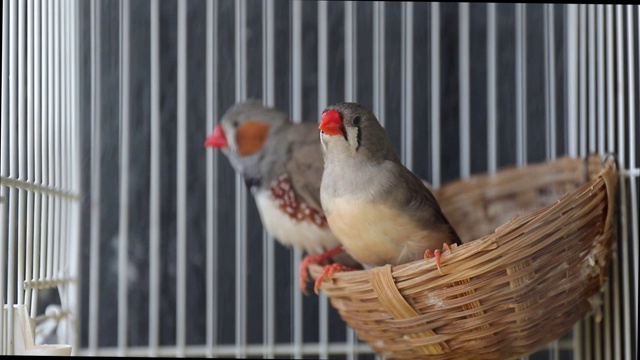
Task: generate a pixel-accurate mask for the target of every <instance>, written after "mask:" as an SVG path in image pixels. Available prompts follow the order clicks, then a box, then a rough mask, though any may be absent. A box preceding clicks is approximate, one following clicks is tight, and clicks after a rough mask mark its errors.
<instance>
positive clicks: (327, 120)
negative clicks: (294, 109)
mask: <svg viewBox="0 0 640 360" xmlns="http://www.w3.org/2000/svg"><path fill="white" fill-rule="evenodd" d="M342 125H343V124H342V116H341V115H340V113H339V112H338V111H337V110H327V111H325V112H324V113H322V120H321V121H320V126H318V129H320V130H322V132H324V133H325V134H327V135H342Z"/></svg>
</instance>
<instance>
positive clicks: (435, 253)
mask: <svg viewBox="0 0 640 360" xmlns="http://www.w3.org/2000/svg"><path fill="white" fill-rule="evenodd" d="M444 251H449V252H451V248H450V247H449V244H447V243H443V244H442V251H441V250H436V251H433V252H432V251H431V250H429V249H427V250H426V251H425V252H424V258H425V259H428V258H430V257H435V258H436V266H437V267H438V271H439V272H440V275H443V274H442V269H441V267H440V265H441V263H442V261H441V260H440V257H441V256H442V253H443V252H444Z"/></svg>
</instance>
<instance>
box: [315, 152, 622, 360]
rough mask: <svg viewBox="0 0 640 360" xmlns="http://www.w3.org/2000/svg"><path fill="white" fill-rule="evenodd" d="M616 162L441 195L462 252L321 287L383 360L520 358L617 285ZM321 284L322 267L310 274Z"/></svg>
mask: <svg viewBox="0 0 640 360" xmlns="http://www.w3.org/2000/svg"><path fill="white" fill-rule="evenodd" d="M616 186H617V175H616V166H615V162H614V161H613V160H612V159H607V160H605V161H603V160H602V158H601V157H600V156H599V155H591V156H589V157H588V158H586V159H581V158H569V157H563V158H560V159H558V160H555V161H550V162H546V163H540V164H534V165H529V166H525V167H521V168H515V167H512V168H505V169H502V170H499V171H498V172H497V173H496V174H494V175H492V176H491V175H478V176H474V177H472V178H470V179H467V180H460V181H455V182H452V183H449V184H446V185H444V186H442V187H441V188H439V189H436V190H435V191H434V195H435V196H436V198H437V199H438V201H439V203H440V205H441V207H442V210H443V212H444V213H445V214H446V216H447V217H448V219H449V221H450V222H451V223H452V225H453V226H454V227H455V228H456V230H457V232H458V234H459V235H460V237H461V238H462V240H463V242H464V244H463V245H461V246H457V247H453V248H452V251H451V252H445V253H443V255H442V272H443V274H440V273H439V272H438V270H437V268H436V266H435V261H434V259H427V260H418V261H414V262H410V263H406V264H402V265H397V266H391V265H385V266H380V267H376V268H373V269H370V270H358V271H349V272H339V273H336V274H335V275H334V276H333V278H332V279H331V280H327V281H324V282H323V284H322V286H321V291H323V292H324V293H325V294H326V295H327V296H328V297H329V299H330V302H331V304H332V306H333V307H335V308H336V309H337V310H338V311H339V313H340V316H341V317H342V319H343V320H344V321H345V322H347V324H349V326H351V327H352V328H353V329H355V330H356V333H357V335H358V337H359V338H360V339H362V340H364V341H367V342H368V343H369V345H370V346H371V347H372V348H373V349H374V350H375V351H376V352H377V353H379V354H380V355H382V356H384V357H385V358H429V359H510V358H516V357H518V356H522V355H525V354H529V353H531V352H533V351H535V350H537V349H538V348H539V347H541V346H543V345H545V344H546V343H548V342H550V341H552V340H555V339H558V338H560V337H562V336H563V335H565V334H566V333H567V332H568V331H569V330H571V328H572V326H573V325H574V324H575V323H576V322H577V321H579V320H580V319H581V318H583V317H584V316H585V315H586V314H587V313H588V312H589V311H590V310H591V308H592V300H594V298H592V297H594V296H595V297H596V298H597V296H599V290H600V289H601V287H602V285H603V284H604V282H605V279H606V277H607V275H608V269H609V261H610V254H611V251H610V249H611V246H612V241H613V228H614V225H613V224H614V216H615V208H616V207H615V193H616ZM309 270H310V273H311V275H312V277H313V278H314V279H316V278H317V277H318V276H319V275H320V272H321V271H322V268H321V266H319V265H312V266H311V267H310V269H309Z"/></svg>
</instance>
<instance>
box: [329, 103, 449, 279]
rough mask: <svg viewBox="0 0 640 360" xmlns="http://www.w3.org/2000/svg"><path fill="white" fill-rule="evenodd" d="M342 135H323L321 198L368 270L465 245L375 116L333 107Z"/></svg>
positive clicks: (336, 229) (345, 106)
mask: <svg viewBox="0 0 640 360" xmlns="http://www.w3.org/2000/svg"><path fill="white" fill-rule="evenodd" d="M330 110H336V111H338V113H339V114H340V115H341V118H342V126H343V127H342V131H341V134H338V135H329V134H324V133H323V134H321V140H322V143H323V153H324V172H323V177H322V185H321V188H320V195H321V201H322V206H323V210H324V212H325V214H326V216H327V220H328V222H329V225H330V227H331V228H332V230H333V231H334V233H335V234H336V235H337V236H338V239H340V241H341V242H342V244H343V245H344V247H345V248H346V250H347V251H348V252H349V253H350V254H351V256H352V257H353V258H354V259H356V260H357V261H359V262H360V263H362V264H363V265H365V267H372V266H379V265H384V264H392V265H397V264H401V263H405V262H409V261H413V260H417V259H421V258H423V256H424V251H425V250H426V249H439V248H440V247H442V244H443V243H445V242H446V243H447V244H454V243H455V244H461V242H460V239H459V237H458V235H457V234H456V232H455V230H454V229H453V227H452V226H451V225H450V224H449V222H448V221H447V219H446V217H445V216H444V214H443V213H442V210H441V208H440V206H439V204H438V202H437V201H436V199H435V197H434V196H433V194H432V193H431V191H429V189H428V188H427V187H426V186H425V184H424V183H423V181H422V180H420V179H419V178H418V177H417V176H416V175H414V174H413V173H412V172H411V171H410V170H408V169H407V168H406V167H405V166H404V165H402V163H401V162H400V159H399V158H398V156H397V155H396V154H395V152H394V150H393V148H392V146H391V143H390V141H389V139H388V136H387V133H386V131H385V130H384V128H383V127H382V126H381V125H380V123H379V122H378V120H377V118H376V117H375V115H374V114H373V113H372V112H371V111H369V110H368V109H366V108H365V107H363V106H361V105H359V104H356V103H340V104H336V105H333V106H330V107H328V108H327V109H326V110H325V112H326V111H330Z"/></svg>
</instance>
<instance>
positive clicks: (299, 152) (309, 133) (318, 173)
mask: <svg viewBox="0 0 640 360" xmlns="http://www.w3.org/2000/svg"><path fill="white" fill-rule="evenodd" d="M289 136H291V147H290V149H289V152H290V158H289V161H288V162H287V164H286V170H287V172H288V173H289V175H290V177H291V182H292V186H293V188H294V190H295V191H296V193H297V194H298V195H299V196H300V197H301V199H302V200H303V201H304V202H305V203H307V205H309V206H311V207H313V208H315V209H316V210H318V211H320V212H322V206H321V205H320V181H321V180H322V171H323V170H324V159H323V157H322V148H321V145H320V133H319V131H318V129H317V125H316V124H313V123H303V124H298V125H296V126H295V127H294V128H292V129H291V133H290V134H289Z"/></svg>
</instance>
